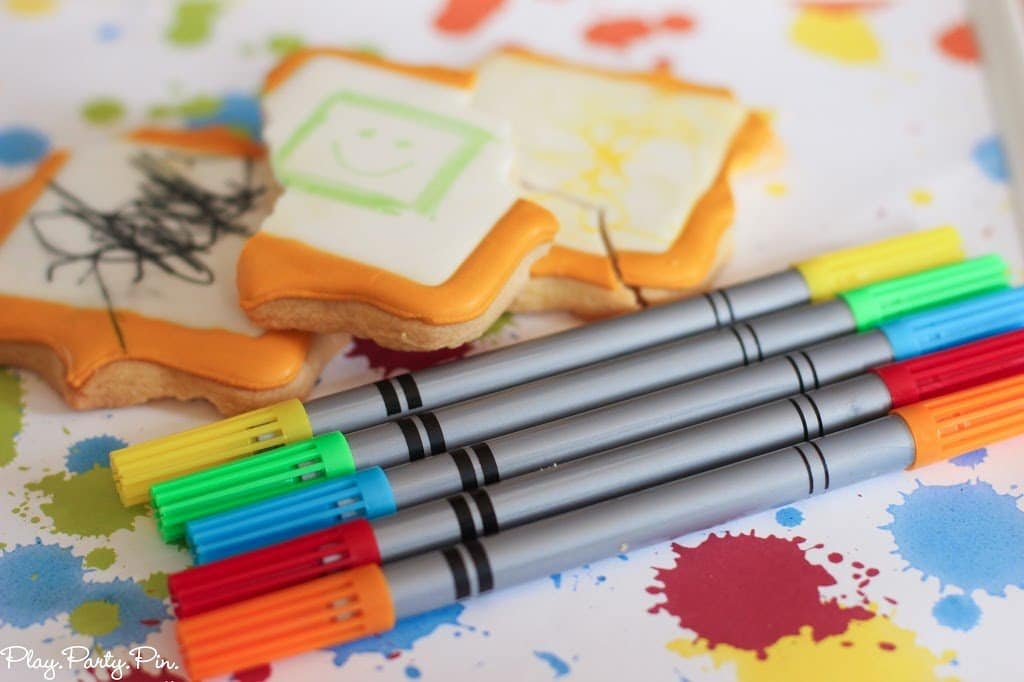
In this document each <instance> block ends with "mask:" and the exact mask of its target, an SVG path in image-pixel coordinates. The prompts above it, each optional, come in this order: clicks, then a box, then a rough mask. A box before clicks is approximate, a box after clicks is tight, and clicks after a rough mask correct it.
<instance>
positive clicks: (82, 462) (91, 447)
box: [18, 436, 145, 537]
mask: <svg viewBox="0 0 1024 682" xmlns="http://www.w3.org/2000/svg"><path fill="white" fill-rule="evenodd" d="M124 445H125V443H124V441H122V440H120V439H119V438H114V437H113V436H96V437H93V438H86V439H85V440H82V441H79V442H78V443H75V444H74V445H72V446H71V448H70V449H69V451H68V457H67V468H68V470H67V471H61V472H58V473H54V474H50V475H49V476H46V477H44V478H43V479H42V480H39V481H36V482H34V483H28V484H26V485H25V489H26V490H27V491H29V492H30V493H31V492H35V493H41V494H42V495H43V496H44V497H45V498H47V499H48V501H47V502H43V503H42V504H41V505H40V507H39V508H40V510H42V512H43V513H44V514H46V515H47V516H48V517H49V518H50V520H51V521H52V523H53V525H52V527H51V530H52V531H53V532H55V533H64V534H67V535H79V536H83V537H108V536H110V534H112V533H114V532H115V531H118V530H131V529H133V528H134V527H135V519H136V518H137V517H139V516H142V515H143V514H145V510H144V509H143V508H141V507H138V506H136V507H128V508H126V507H124V506H123V505H122V504H121V500H120V498H118V496H117V492H116V490H115V488H114V478H113V476H112V475H111V473H110V467H109V463H110V451H111V450H113V449H116V448H119V447H124ZM69 474H70V475H69ZM27 504H28V499H26V502H25V503H23V505H22V506H21V507H19V508H18V509H20V510H21V513H22V515H24V513H25V509H26V508H27ZM83 509H88V510H89V513H88V514H83V513H82V510H83Z"/></svg>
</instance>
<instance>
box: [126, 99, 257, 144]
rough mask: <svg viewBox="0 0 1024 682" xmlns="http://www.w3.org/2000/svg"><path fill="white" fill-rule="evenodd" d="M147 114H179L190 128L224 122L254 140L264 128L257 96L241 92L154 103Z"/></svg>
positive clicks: (160, 117)
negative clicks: (176, 101)
mask: <svg viewBox="0 0 1024 682" xmlns="http://www.w3.org/2000/svg"><path fill="white" fill-rule="evenodd" d="M146 114H147V116H148V117H149V118H152V119H156V120H164V119H168V118H172V117H177V118H181V119H183V120H184V123H185V126H186V127H188V128H193V129H195V128H208V127H210V126H227V127H228V128H231V129H232V130H234V131H235V132H236V133H239V134H241V135H245V136H246V137H249V138H251V139H254V140H258V139H259V138H260V133H261V131H262V129H263V118H262V114H261V112H260V104H259V100H258V99H257V98H256V97H254V96H252V95H249V94H246V93H240V92H229V93H227V94H226V95H224V96H222V97H211V96H209V95H196V96H195V97H192V98H190V99H187V100H185V101H184V102H180V103H177V104H166V103H164V104H156V105H154V106H151V107H150V108H149V110H148V111H147V112H146Z"/></svg>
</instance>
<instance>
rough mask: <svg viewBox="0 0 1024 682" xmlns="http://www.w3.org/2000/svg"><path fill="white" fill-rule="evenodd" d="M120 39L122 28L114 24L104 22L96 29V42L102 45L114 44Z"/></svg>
mask: <svg viewBox="0 0 1024 682" xmlns="http://www.w3.org/2000/svg"><path fill="white" fill-rule="evenodd" d="M120 37H121V27H120V26H118V25H117V24H115V23H113V22H110V21H107V22H104V23H102V24H100V25H99V28H97V29H96V40H98V41H100V42H101V43H112V42H114V41H115V40H117V39H118V38H120Z"/></svg>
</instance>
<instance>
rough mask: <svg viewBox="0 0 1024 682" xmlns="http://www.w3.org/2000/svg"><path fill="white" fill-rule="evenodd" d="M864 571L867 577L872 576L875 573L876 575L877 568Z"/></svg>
mask: <svg viewBox="0 0 1024 682" xmlns="http://www.w3.org/2000/svg"><path fill="white" fill-rule="evenodd" d="M864 573H865V574H867V576H868V577H869V578H874V577H875V576H876V575H878V569H877V568H869V569H868V570H866V571H864Z"/></svg>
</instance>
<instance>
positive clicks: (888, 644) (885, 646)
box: [878, 642, 896, 651]
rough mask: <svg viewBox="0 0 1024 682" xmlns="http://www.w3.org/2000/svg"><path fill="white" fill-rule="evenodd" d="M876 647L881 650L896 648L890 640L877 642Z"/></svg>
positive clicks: (893, 649)
mask: <svg viewBox="0 0 1024 682" xmlns="http://www.w3.org/2000/svg"><path fill="white" fill-rule="evenodd" d="M878 648H879V649H881V650H882V651H895V650H896V645H895V644H893V643H892V642H879V643H878Z"/></svg>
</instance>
